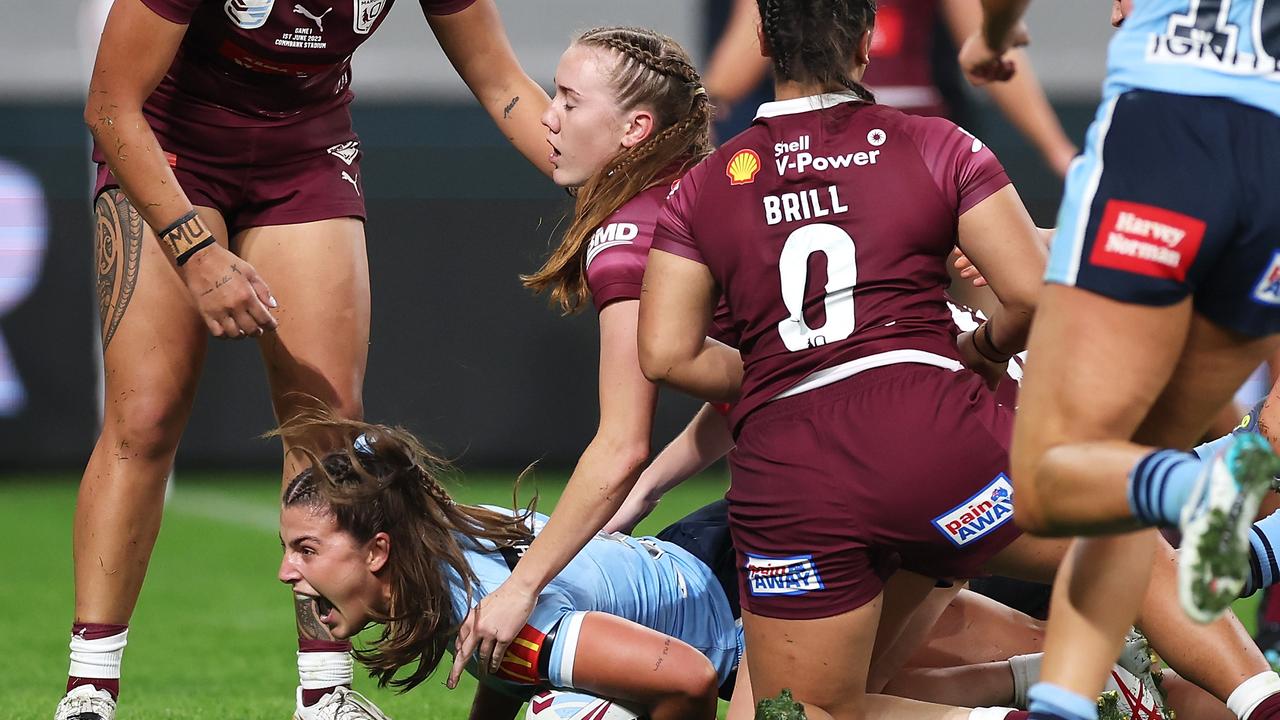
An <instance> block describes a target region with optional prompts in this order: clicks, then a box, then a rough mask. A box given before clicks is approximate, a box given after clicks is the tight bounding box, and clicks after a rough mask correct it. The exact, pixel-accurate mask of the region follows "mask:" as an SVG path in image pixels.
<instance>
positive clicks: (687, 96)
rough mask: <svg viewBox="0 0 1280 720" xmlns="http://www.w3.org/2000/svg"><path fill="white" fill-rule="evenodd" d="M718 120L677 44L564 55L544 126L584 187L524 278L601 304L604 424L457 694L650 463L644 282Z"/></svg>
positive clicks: (576, 302)
mask: <svg viewBox="0 0 1280 720" xmlns="http://www.w3.org/2000/svg"><path fill="white" fill-rule="evenodd" d="M710 122H711V107H710V103H709V101H708V98H707V95H706V91H705V90H704V89H703V88H702V83H701V79H700V78H699V76H698V73H697V71H696V70H695V69H694V67H693V63H692V61H691V60H690V59H689V56H688V54H687V53H686V52H685V51H684V50H683V49H682V48H681V47H680V46H679V44H677V43H676V42H675V41H674V40H672V39H671V38H668V37H666V36H664V35H661V34H658V33H655V32H653V31H650V30H646V29H642V28H628V27H606V28H598V29H594V30H589V31H587V32H585V33H583V34H581V35H580V36H578V37H577V38H576V39H575V40H574V42H573V43H572V44H571V45H570V47H569V48H568V49H567V50H566V51H565V53H564V55H563V56H562V57H561V60H560V64H559V66H558V67H557V70H556V92H555V96H554V98H553V100H552V105H551V108H550V109H549V110H548V111H547V112H546V113H545V114H544V115H543V124H544V125H546V127H547V131H548V132H547V141H548V143H549V145H550V150H551V156H550V161H551V164H552V165H553V166H554V170H553V171H552V179H553V180H555V182H556V183H557V184H559V185H561V186H563V187H568V188H577V190H578V191H577V205H576V207H575V209H574V216H573V221H572V223H571V224H570V226H569V228H568V230H567V231H566V232H565V234H564V237H563V239H562V240H561V242H560V244H559V245H558V246H557V247H556V248H555V249H554V250H553V251H552V252H551V254H550V256H549V257H548V258H547V260H546V262H545V263H544V264H543V266H542V267H541V268H540V269H538V270H537V271H536V272H534V273H532V274H530V275H528V276H526V277H525V278H524V281H525V284H526V286H527V287H529V288H531V289H532V290H534V291H536V292H546V293H548V295H549V297H550V300H551V302H552V303H554V304H555V305H556V306H557V307H559V308H560V309H561V310H562V311H564V312H566V313H571V312H574V311H577V310H579V309H581V308H582V307H583V306H584V305H586V304H587V302H588V301H590V302H591V303H592V304H593V305H594V306H595V308H596V310H597V312H598V316H599V323H600V368H599V386H600V424H599V427H598V429H597V431H596V434H595V437H594V438H593V439H592V440H591V442H590V443H589V444H588V445H587V447H586V448H585V449H584V451H583V453H582V456H581V457H580V459H579V460H578V463H577V466H576V467H575V468H574V471H573V474H572V476H571V477H570V479H569V484H568V486H567V487H566V489H565V492H564V495H563V496H562V498H561V500H560V502H559V504H558V506H557V508H556V511H555V513H554V514H553V515H552V516H551V519H550V521H549V522H548V523H547V526H546V528H545V530H543V532H542V533H541V534H540V535H539V537H538V539H537V540H536V541H535V542H534V543H533V544H532V546H531V547H530V549H529V552H528V554H527V555H525V557H524V559H523V560H522V561H521V563H520V565H519V567H518V568H516V570H515V571H514V572H513V573H512V574H511V577H510V578H509V579H508V580H506V581H505V582H503V583H502V585H501V587H498V588H497V589H496V590H495V591H494V592H492V593H490V594H489V595H488V596H486V597H485V598H483V599H482V600H481V602H480V604H479V606H478V607H477V608H476V609H475V610H474V611H472V612H471V614H470V615H469V616H468V617H467V619H466V621H465V622H464V623H463V624H462V627H461V629H460V631H459V634H458V652H457V655H456V657H455V659H454V665H453V669H452V671H451V673H450V677H449V685H450V687H453V686H455V685H456V683H457V680H458V677H459V675H460V673H461V672H462V669H463V667H464V665H465V664H466V663H467V662H468V661H469V660H470V659H471V658H472V655H473V653H475V652H476V651H477V650H478V651H479V653H478V659H479V661H480V665H481V667H484V668H487V669H488V670H490V671H496V670H497V669H498V668H499V665H500V663H501V662H502V659H503V657H504V655H505V653H506V650H507V646H508V645H509V644H510V643H511V642H512V640H513V639H514V638H515V637H516V635H517V633H519V632H521V630H522V628H523V627H524V626H525V623H526V621H527V620H528V618H529V617H530V613H531V612H532V610H533V607H534V603H535V601H536V598H537V597H538V594H539V592H540V591H541V590H542V589H543V588H545V587H546V586H547V584H548V583H549V582H550V581H551V580H552V578H554V577H555V576H556V575H557V574H558V573H559V572H560V571H561V570H562V569H563V568H564V567H565V566H566V565H567V564H568V563H569V562H570V561H571V560H572V558H573V557H574V555H575V554H576V553H577V552H578V551H579V550H581V549H582V548H583V547H584V546H585V545H586V544H587V542H588V541H589V540H590V539H591V538H592V537H593V536H594V535H595V534H596V532H598V531H599V530H600V529H601V528H603V527H604V524H605V522H607V521H608V520H609V518H610V517H612V516H613V514H614V512H615V511H617V509H618V507H619V506H620V505H621V503H622V501H623V499H624V498H625V497H626V496H627V492H628V490H629V489H630V488H631V487H632V485H634V483H635V481H636V478H637V477H638V475H639V473H640V470H641V468H643V467H644V465H645V463H646V462H647V460H648V458H649V436H650V433H651V431H652V426H653V414H654V405H655V402H656V398H657V388H656V387H655V386H654V385H653V384H652V383H650V382H649V381H647V380H645V378H644V376H643V375H642V374H641V373H640V367H639V362H638V360H637V355H636V318H637V307H638V305H639V302H638V301H639V298H640V280H641V277H642V276H643V273H644V266H645V257H646V254H647V252H648V249H649V242H650V239H651V238H652V234H653V228H654V224H655V222H656V220H657V216H658V211H659V210H660V209H661V207H662V203H663V202H664V201H665V199H666V197H667V195H668V193H669V192H670V188H671V186H672V184H673V183H674V182H676V181H677V180H678V178H680V176H681V175H682V174H683V173H684V171H685V170H687V169H688V168H689V167H690V166H692V165H693V164H694V163H696V162H697V161H698V160H700V159H701V158H702V157H704V156H705V155H706V154H707V153H709V152H710V151H711V143H710V130H709V128H710Z"/></svg>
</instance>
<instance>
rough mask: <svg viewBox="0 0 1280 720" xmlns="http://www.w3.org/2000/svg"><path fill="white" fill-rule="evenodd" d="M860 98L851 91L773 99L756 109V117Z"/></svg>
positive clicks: (782, 113) (797, 111)
mask: <svg viewBox="0 0 1280 720" xmlns="http://www.w3.org/2000/svg"><path fill="white" fill-rule="evenodd" d="M859 100H861V98H859V97H858V96H857V95H854V94H853V93H851V92H843V93H823V94H822V95H807V96H805V97H798V98H792V99H790V100H775V101H774V102H767V103H765V104H763V105H761V106H760V109H759V110H756V119H757V120H758V119H760V118H771V117H778V116H779V115H795V114H797V113H803V112H812V111H814V110H826V109H827V108H829V107H835V106H836V105H841V104H844V103H849V102H858V101H859Z"/></svg>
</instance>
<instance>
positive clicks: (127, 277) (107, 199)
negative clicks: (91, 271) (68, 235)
mask: <svg viewBox="0 0 1280 720" xmlns="http://www.w3.org/2000/svg"><path fill="white" fill-rule="evenodd" d="M93 214H94V224H95V226H96V227H95V229H94V234H95V235H96V240H97V242H96V245H97V247H96V248H95V254H96V255H97V258H96V259H97V266H98V316H99V319H100V320H101V322H102V352H103V353H104V354H105V353H106V352H107V346H108V345H110V344H111V338H112V337H114V336H115V334H116V328H118V327H120V320H121V319H122V318H123V317H124V311H125V310H127V309H128V307H129V300H130V299H132V298H133V291H134V288H135V287H136V286H137V283H138V264H139V263H140V262H141V260H142V216H141V215H139V214H138V211H137V210H136V209H134V207H133V203H131V202H129V199H128V198H126V197H125V195H124V192H123V191H121V190H118V189H114V190H107V191H106V192H103V193H102V194H101V195H99V196H98V200H97V202H95V203H94V206H93Z"/></svg>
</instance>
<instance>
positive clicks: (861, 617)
mask: <svg viewBox="0 0 1280 720" xmlns="http://www.w3.org/2000/svg"><path fill="white" fill-rule="evenodd" d="M883 602H884V597H883V595H881V596H878V597H876V598H875V599H874V600H872V601H871V602H869V603H867V604H866V605H863V606H862V607H860V608H858V609H856V610H852V611H849V612H847V613H844V614H842V615H837V616H835V617H830V618H822V619H818V620H778V619H775V618H767V617H763V616H760V615H753V614H751V613H749V612H745V611H744V612H743V614H742V619H743V623H744V627H745V630H746V637H747V647H749V648H751V686H752V692H753V694H754V696H755V697H756V698H769V697H776V696H777V695H778V694H779V693H780V692H781V691H782V689H783V688H789V689H790V690H791V691H792V693H793V695H794V696H795V698H796V699H797V700H798V701H799V702H802V703H804V705H805V713H806V714H807V716H808V717H809V718H811V720H826V719H827V718H841V719H842V720H861V719H862V718H881V717H891V718H894V719H895V720H966V718H968V716H969V711H968V710H962V709H958V708H950V707H944V706H941V705H931V704H929V703H921V702H916V701H913V700H906V699H904V698H896V697H891V696H887V695H868V694H867V693H866V692H865V690H864V688H865V687H866V684H867V671H868V667H869V665H870V662H871V649H872V647H873V646H874V644H875V636H876V630H877V627H878V626H879V624H880V622H879V621H880V612H881V607H882V605H883Z"/></svg>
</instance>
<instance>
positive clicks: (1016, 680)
mask: <svg viewBox="0 0 1280 720" xmlns="http://www.w3.org/2000/svg"><path fill="white" fill-rule="evenodd" d="M1043 662H1044V653H1031V654H1030V655H1014V656H1013V657H1011V658H1009V672H1011V673H1013V706H1014V707H1017V708H1022V709H1023V710H1026V709H1027V705H1028V704H1029V702H1028V700H1027V690H1030V689H1031V686H1032V685H1035V684H1036V683H1038V682H1040V665H1041V664H1042V663H1043Z"/></svg>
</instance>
